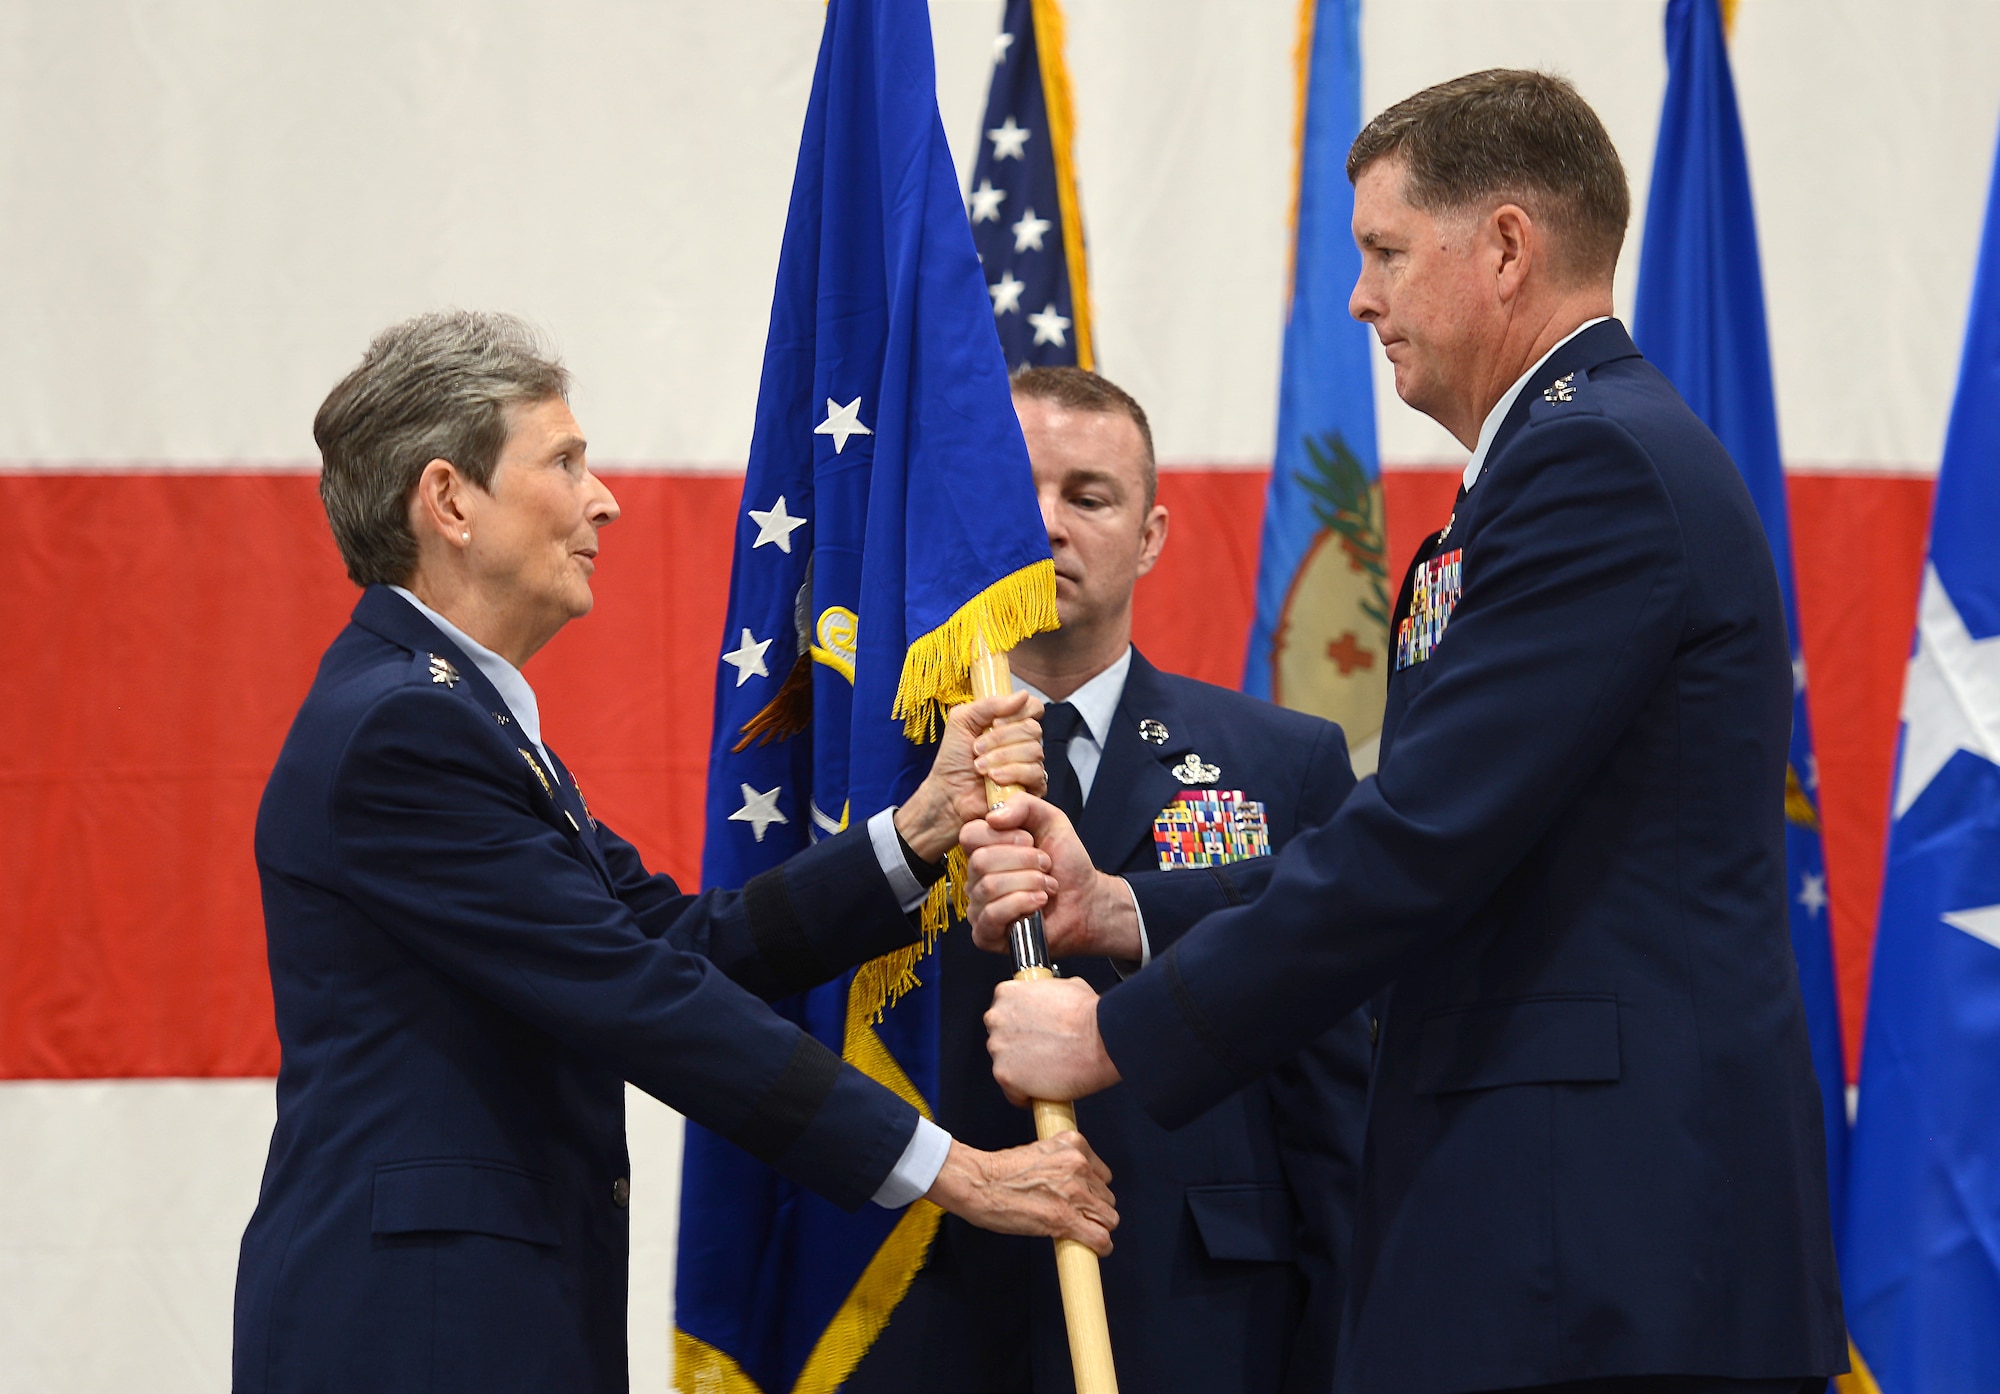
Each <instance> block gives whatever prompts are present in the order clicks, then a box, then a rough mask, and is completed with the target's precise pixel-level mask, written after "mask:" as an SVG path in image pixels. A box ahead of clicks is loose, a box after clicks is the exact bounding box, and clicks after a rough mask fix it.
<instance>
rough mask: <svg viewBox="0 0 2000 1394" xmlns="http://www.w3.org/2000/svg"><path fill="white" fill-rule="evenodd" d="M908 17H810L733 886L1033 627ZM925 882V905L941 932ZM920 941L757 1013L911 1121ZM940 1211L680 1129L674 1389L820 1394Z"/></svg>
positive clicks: (741, 554)
mask: <svg viewBox="0 0 2000 1394" xmlns="http://www.w3.org/2000/svg"><path fill="white" fill-rule="evenodd" d="M936 92H937V83H936V76H935V72H934V69H933V60H932V55H931V40H930V16H929V12H928V10H927V9H926V7H925V5H924V3H923V0H832V4H830V5H829V6H828V7H827V11H826V20H825V31H824V34H823V36H822V38H821V41H820V50H819V62H818V66H817V67H816V69H815V71H814V73H813V86H812V96H811V100H810V103H809V105H808V106H807V109H806V121H805V132H804V135H803V137H802V139H801V140H800V144H799V161H798V168H797V171H796V174H795V175H794V182H793V186H792V201H791V208H790V211H789V213H788V215H787V217H786V223H785V236H784V242H783V246H782V250H781V252H780V256H779V263H778V278H777V288H776V291H775V293H774V295H773V299H772V306H771V325H770V332H769V336H768V338H767V340H766V343H765V349H764V372H763V381H762V384H761V386H760V388H759V391H758V399H757V419H756V425H755V429H754V432H753V435H752V439H751V447H750V461H749V468H748V472H747V474H746V475H745V478H744V482H743V504H742V511H741V513H740V514H739V516H738V520H737V534H736V556H735V563H734V570H733V574H732V576H731V580H730V592H729V611H728V616H727V620H726V624H725V632H724V637H723V643H722V649H723V652H722V655H721V659H720V661H719V663H718V665H717V676H716V700H715V735H714V744H713V746H712V749H711V753H710V759H709V777H708V817H707V833H706V838H707V840H706V844H705V846H704V851H703V859H702V879H703V881H704V882H705V883H706V884H707V885H711V886H738V885H741V884H743V882H744V881H745V880H747V879H748V878H749V877H751V876H753V875H755V874H756V873H758V872H760V871H763V870H765V869H766V868H768V867H771V866H774V865H776V864H777V863H778V862H780V861H782V860H783V859H784V858H785V857H786V856H787V855H789V854H791V853H792V852H794V851H797V850H798V849H800V848H803V847H804V846H806V845H807V842H808V840H810V839H817V838H821V837H825V836H829V835H831V834H834V833H836V832H838V831H840V830H841V829H843V828H847V827H858V826H859V825H860V824H861V823H863V822H865V821H866V820H867V818H868V817H869V815H871V814H873V813H875V812H876V811H877V810H879V809H882V808H884V807H886V806H888V805H889V804H892V803H895V802H897V801H899V800H900V799H902V798H904V797H906V796H907V795H908V794H909V792H910V791H911V790H912V789H913V788H914V787H915V785H916V783H917V781H918V779H919V778H920V776H921V774H922V772H923V770H924V769H925V768H926V766H927V765H928V763H929V760H930V751H929V750H928V749H927V748H926V747H925V746H924V745H921V744H919V743H918V742H920V741H927V740H928V739H929V738H930V736H931V734H932V733H933V732H934V731H935V729H936V723H937V719H938V715H939V711H940V706H941V704H943V703H948V702H952V701H959V700H963V699H965V698H966V697H968V696H969V695H970V694H969V692H968V691H967V690H966V685H967V679H968V674H969V668H970V663H971V660H972V658H973V656H974V651H975V645H976V644H977V643H979V642H982V641H983V642H985V643H988V644H990V645H991V646H992V647H993V648H994V649H996V650H1004V649H1006V648H1009V647H1011V646H1012V645H1013V644H1014V643H1016V642H1017V641H1018V640H1020V639H1022V638H1025V637H1027V636H1028V635H1029V634H1032V633H1036V632H1038V631H1040V630H1043V629H1049V628H1053V627H1054V625H1055V622H1056V613H1055V569H1054V563H1053V562H1052V561H1051V559H1050V556H1049V547H1048V537H1047V533H1046V532H1045V530H1044V529H1043V526H1042V520H1041V513H1040V510H1039V508H1038V506H1037V504H1036V501H1035V492H1034V481H1033V474H1032V471H1031V469H1030V466H1029V464H1028V455H1027V448H1026V446H1025V445H1024V444H1023V443H1022V440H1021V432H1020V426H1019V424H1018V422H1017V421H1016V419H1015V416H1014V409H1013V402H1012V397H1011V395H1010V393H1009V391H1008V386H1007V368H1006V363H1005V361H1004V360H1003V358H1002V356H1001V352H1000V344H999V340H998V337H997V336H996V334H995V331H994V327H993V310H992V305H991V303H990V301H989V299H988V296H987V291H986V284H985V281H984V280H983V279H982V277H981V275H980V268H979V261H978V257H977V256H976V255H975V253H974V251H973V246H972V234H971V230H970V228H969V226H968V225H967V222H966V217H965V209H964V206H963V205H962V203H961V202H960V195H959V187H958V180H957V173H956V170H955V168H954V167H953V164H952V160H951V153H950V151H949V149H948V148H947V146H946V144H945V138H944V130H943V127H942V125H941V124H940V122H939V120H938V113H937V99H936ZM945 909H946V907H945V896H944V894H943V887H942V885H940V887H937V888H934V894H933V897H932V900H931V902H930V903H928V904H927V905H926V906H925V910H924V921H925V928H926V930H927V931H928V934H930V935H934V934H935V933H937V932H939V931H940V930H942V929H943V927H944V925H945V923H946V913H945ZM927 945H928V936H927V939H926V943H925V944H924V945H919V946H916V947H913V948H912V949H910V950H908V951H905V952H903V953H900V954H895V955H890V956H888V957H887V958H884V959H878V960H876V961H874V962H873V963H869V964H865V965H863V966H862V967H861V968H859V969H857V970H855V971H853V972H851V973H849V974H846V975H844V976H843V977H841V978H839V979H836V980H835V981H834V982H833V983H831V984H829V985H828V986H826V987H822V988H819V989H817V990H815V991H813V992H810V993H806V994H803V995H802V996H800V997H797V998H793V999H791V1000H789V1001H787V1002H785V1003H782V1004H780V1009H781V1010H784V1011H785V1012H787V1014H788V1015H790V1016H792V1017H793V1018H794V1019H795V1020H797V1021H799V1022H800V1023H801V1024H803V1025H804V1026H805V1027H806V1028H807V1029H808V1030H810V1031H812V1032H813V1034H814V1035H816V1036H817V1037H819V1038H820V1039H821V1040H823V1041H824V1042H826V1044H827V1045H829V1046H831V1047H832V1048H834V1049H835V1050H839V1051H841V1052H842V1054H843V1055H844V1056H845V1058H846V1059H848V1060H849V1061H850V1062H852V1063H854V1064H855V1065H857V1066H858V1067H860V1068H861V1069H862V1070H863V1071H865V1072H866V1073H868V1074H870V1075H871V1076H873V1077H874V1078H876V1079H877V1080H879V1081H880V1082H882V1083H883V1084H885V1085H887V1086H888V1087H890V1088H892V1089H894V1090H895V1091H896V1092H897V1093H899V1094H901V1095H902V1096H903V1097H905V1098H906V1099H908V1100H910V1102H911V1103H912V1104H914V1105H915V1106H916V1107H917V1108H918V1109H919V1110H921V1111H923V1112H925V1113H928V1112H929V1105H928V1103H927V1102H926V1101H927V1100H928V1099H929V1098H931V1097H933V1096H934V1094H935V1083H936V1076H937V1068H936V1060H935V1053H936V1043H937V1004H936V994H935V991H934V988H933V987H927V986H925V985H924V984H923V983H922V982H921V981H920V976H921V975H920V974H919V973H918V972H917V968H918V965H919V962H920V960H921V957H922V955H923V953H924V952H925V949H926V947H927ZM939 1213H940V1212H939V1211H938V1210H937V1209H936V1208H935V1207H934V1206H931V1205H929V1204H928V1203H927V1202H923V1201H919V1202H917V1203H916V1204H915V1205H912V1206H910V1207H908V1208H907V1209H906V1210H904V1211H902V1212H901V1213H896V1212H891V1211H887V1210H883V1209H881V1208H880V1207H877V1206H874V1205H864V1206H863V1207H862V1208H861V1210H860V1211H859V1212H857V1213H854V1214H848V1213H846V1212H844V1211H842V1210H840V1209H838V1208H836V1207H835V1206H833V1205H832V1204H831V1203H829V1202H827V1201H825V1200H822V1199H821V1198H820V1197H818V1196H816V1195H813V1194H811V1193H809V1192H806V1191H803V1190H800V1189H799V1188H797V1187H795V1186H793V1185H791V1184H790V1183H788V1182H786V1181H784V1180H782V1179H780V1178H779V1177H778V1176H777V1175H775V1174H774V1173H772V1172H771V1171H769V1170H767V1169H766V1168H764V1167H762V1166H760V1165H759V1164H757V1163H756V1162H754V1161H752V1160H751V1159H750V1158H749V1157H748V1156H746V1155H745V1154H744V1153H742V1152H741V1151H739V1150H737V1149H736V1148H735V1147H734V1146H732V1145H731V1144H730V1143H728V1142H726V1141H724V1140H722V1139H720V1138H718V1137H716V1136H714V1135H713V1134H710V1133H707V1132H704V1131H703V1130H701V1129H699V1128H697V1127H694V1126H693V1125H690V1126H689V1128H688V1131H687V1145H686V1152H685V1157H684V1161H683V1173H682V1191H681V1227H680V1237H679V1273H678V1277H677V1279H676V1285H675V1297H676V1305H677V1311H676V1321H675V1325H676V1328H677V1330H676V1333H675V1341H674V1346H675V1372H676V1373H675V1378H676V1382H677V1383H678V1385H679V1387H680V1388H682V1389H683V1390H694V1389H704V1390H706V1389H714V1390H719V1391H724V1394H741V1391H746V1390H755V1391H764V1394H776V1391H780V1390H788V1391H830V1390H832V1389H834V1388H836V1387H837V1386H838V1385H839V1384H840V1383H841V1381H843V1380H844V1379H845V1378H846V1377H847V1375H848V1374H849V1373H850V1372H851V1371H852V1369H853V1367H854V1365H855V1363H856V1362H857V1361H858V1360H859V1359H860V1358H861V1356H862V1355H863V1354H864V1353H865V1352H866V1351H867V1349H868V1346H869V1344H870V1343H871V1342H872V1341H873V1340H874V1338H875V1336H876V1334H877V1333H878V1332H879V1331H880V1329H881V1327H882V1325H883V1323H885V1322H886V1321H887V1320H888V1317H889V1314H890V1312H891V1311H892V1310H893V1309H894V1307H895V1305H896V1303H897V1302H898V1301H899V1300H900V1299H901V1297H902V1295H903V1293H904V1291H905V1290H906V1289H907V1287H908V1285H909V1281H910V1278H911V1277H912V1275H914V1273H915V1272H916V1270H917V1268H918V1267H919V1266H920V1265H921V1264H922V1262H923V1258H924V1255H925V1252H926V1250H927V1248H928V1246H929V1244H930V1239H931V1236H932V1234H933V1233H934V1232H935V1230H936V1227H937V1223H938V1218H939Z"/></svg>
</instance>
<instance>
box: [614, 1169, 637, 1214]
mask: <svg viewBox="0 0 2000 1394" xmlns="http://www.w3.org/2000/svg"><path fill="white" fill-rule="evenodd" d="M611 1203H612V1204H613V1205H616V1206H617V1207H618V1208H619V1209H620V1210H623V1209H624V1208H625V1207H626V1206H627V1205H630V1204H631V1203H632V1183H631V1182H630V1181H628V1180H626V1179H625V1178H624V1177H622V1176H621V1177H619V1178H618V1179H617V1180H616V1181H613V1182H612V1183H611Z"/></svg>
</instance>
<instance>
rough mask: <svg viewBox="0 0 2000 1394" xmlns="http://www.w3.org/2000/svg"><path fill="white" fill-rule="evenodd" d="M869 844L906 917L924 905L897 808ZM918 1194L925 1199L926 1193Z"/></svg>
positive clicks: (879, 818) (885, 813) (875, 828)
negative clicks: (898, 832)
mask: <svg viewBox="0 0 2000 1394" xmlns="http://www.w3.org/2000/svg"><path fill="white" fill-rule="evenodd" d="M868 841H869V844H870V845H871V846H873V847H874V849H875V860H876V861H878V862H880V863H882V874H883V875H884V876H886V877H888V878H889V889H890V890H892V891H894V892H895V893H896V904H898V905H900V906H902V907H903V913H904V914H905V915H907V914H909V913H910V912H911V911H912V910H914V909H916V908H917V907H918V906H919V905H922V904H923V903H924V897H925V896H926V895H927V894H929V892H928V891H926V890H925V889H924V883H923V882H921V881H919V880H918V879H917V878H916V876H915V875H914V874H912V872H911V871H910V863H909V861H908V859H907V858H905V857H904V856H903V840H902V839H901V838H899V837H897V836H896V805H894V804H890V805H889V806H888V807H887V808H885V809H883V810H882V811H881V812H880V813H878V814H876V815H875V816H874V817H873V818H870V819H869V820H868ZM939 1165H940V1166H942V1165H943V1163H942V1162H940V1163H939ZM931 1176H932V1178H933V1179H935V1178H936V1176H937V1173H936V1172H935V1171H933V1172H932V1173H931ZM929 1189H930V1182H929V1181H926V1182H925V1183H924V1190H925V1191H927V1190H929ZM917 1194H918V1195H922V1194H923V1191H919V1192H918V1193H917ZM899 1204H908V1202H907V1201H903V1202H899Z"/></svg>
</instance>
